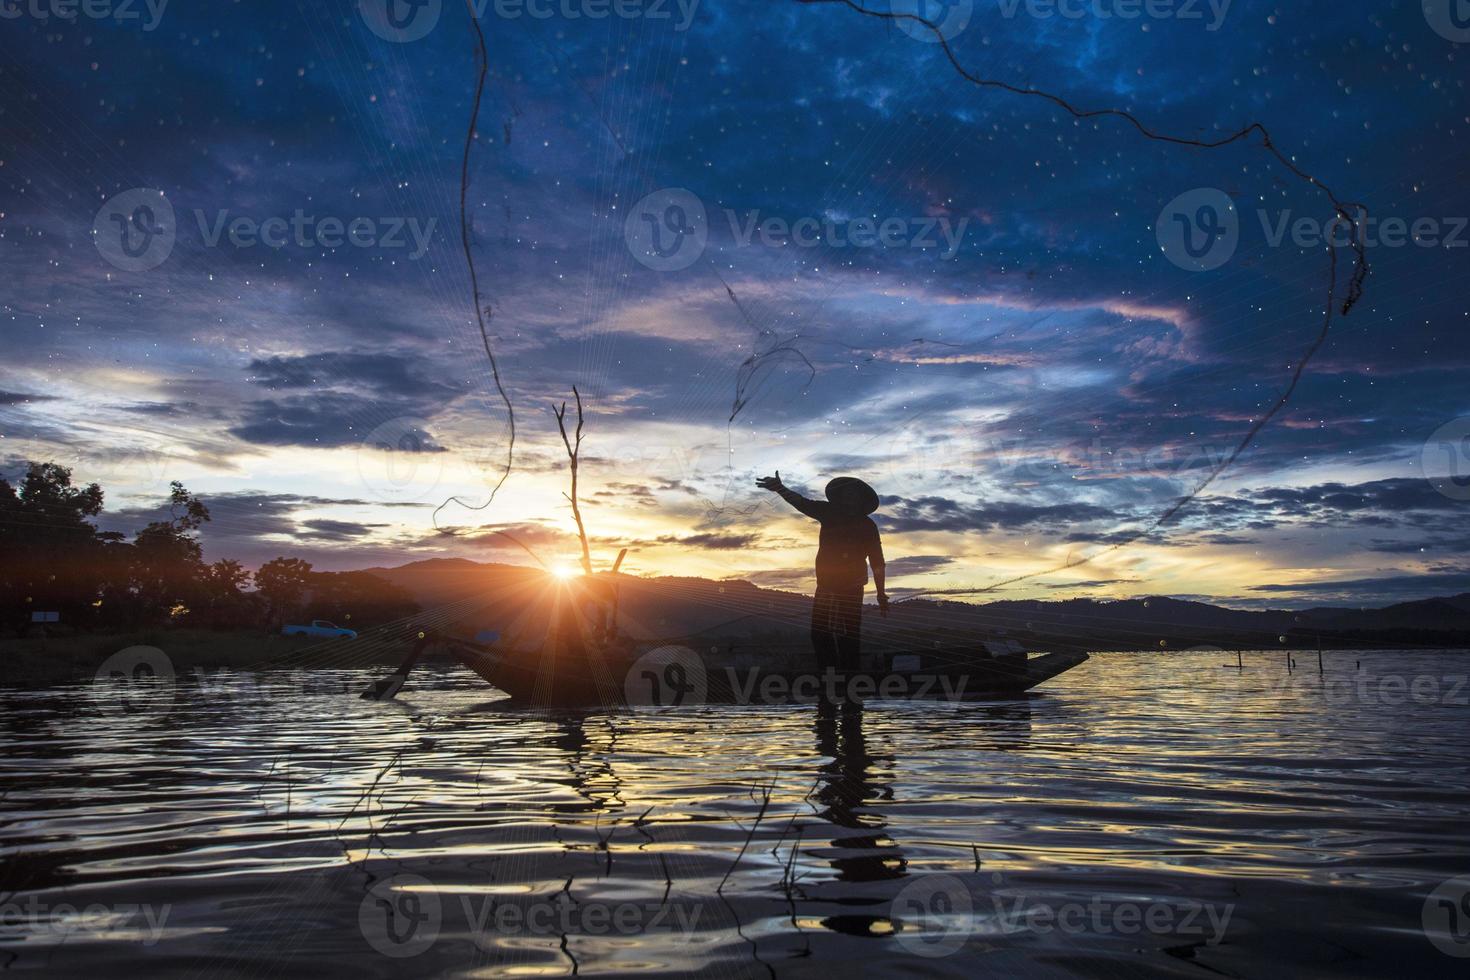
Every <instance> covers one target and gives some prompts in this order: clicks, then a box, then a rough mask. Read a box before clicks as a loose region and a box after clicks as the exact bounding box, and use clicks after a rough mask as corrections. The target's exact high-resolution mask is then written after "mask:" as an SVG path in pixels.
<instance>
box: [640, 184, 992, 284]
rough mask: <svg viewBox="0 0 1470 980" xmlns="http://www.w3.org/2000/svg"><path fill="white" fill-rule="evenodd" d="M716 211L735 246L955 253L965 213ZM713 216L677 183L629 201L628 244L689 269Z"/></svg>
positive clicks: (645, 259) (667, 268)
mask: <svg viewBox="0 0 1470 980" xmlns="http://www.w3.org/2000/svg"><path fill="white" fill-rule="evenodd" d="M720 213H721V214H722V215H723V216H724V220H725V223H726V224H728V226H729V231H730V239H731V241H733V242H734V244H735V245H736V246H737V247H741V248H744V247H749V246H751V245H762V246H765V247H767V248H785V247H788V246H789V247H794V248H818V247H826V248H839V249H840V248H859V249H867V248H921V249H940V250H941V251H940V253H939V254H940V257H941V258H945V259H952V258H954V257H955V255H956V253H958V252H959V250H960V246H961V244H962V243H963V241H964V237H965V229H966V228H967V227H968V226H969V224H970V219H969V218H968V217H961V218H960V219H958V220H957V221H956V220H953V219H951V218H949V217H948V216H945V215H922V216H909V217H905V216H899V215H890V216H888V217H876V216H867V215H858V216H853V217H845V216H838V215H834V214H830V213H828V214H821V215H803V216H800V217H797V218H787V217H780V216H769V215H762V214H761V213H760V211H758V210H747V211H743V212H742V211H736V210H735V209H733V208H723V209H721V211H720ZM709 233H710V215H709V212H708V211H707V210H706V208H705V205H704V202H703V201H702V200H700V199H699V197H698V196H697V195H695V194H694V193H693V192H692V191H689V190H687V189H685V188H682V187H666V188H663V189H661V190H656V191H654V192H652V193H651V194H647V195H645V196H644V197H643V198H642V199H641V200H639V201H638V203H637V204H635V205H633V207H632V209H631V210H630V211H629V212H628V216H627V218H626V219H624V223H623V239H624V241H625V242H626V243H627V246H628V251H629V252H631V253H632V255H633V257H634V258H635V259H637V260H638V261H639V262H640V263H642V264H643V265H645V266H647V267H648V268H650V269H654V270H656V271H659V272H674V271H678V270H680V269H687V268H688V267H689V266H691V265H693V264H694V263H695V262H697V261H698V260H699V258H700V256H702V255H703V254H704V250H705V247H706V246H707V245H708V244H709Z"/></svg>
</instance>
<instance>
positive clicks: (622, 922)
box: [460, 892, 702, 952]
mask: <svg viewBox="0 0 1470 980" xmlns="http://www.w3.org/2000/svg"><path fill="white" fill-rule="evenodd" d="M460 904H461V906H462V907H463V911H464V916H465V918H466V919H467V920H468V921H469V923H470V927H471V928H470V931H471V934H472V935H473V936H474V938H475V945H476V946H478V947H480V948H481V949H483V950H486V951H490V952H493V951H496V950H501V949H504V942H503V940H504V938H505V937H507V936H546V937H563V936H609V935H611V936H647V935H654V934H658V933H678V934H679V935H681V936H683V937H685V938H688V937H689V936H690V935H692V934H693V932H694V930H695V928H696V927H697V926H698V924H699V916H700V914H701V911H702V910H701V909H700V907H699V906H698V905H697V904H692V903H687V902H598V901H580V900H577V899H573V898H572V897H571V896H570V895H568V894H567V893H566V892H559V893H557V895H556V897H555V898H553V899H551V900H549V901H548V900H536V901H525V900H521V901H516V900H514V899H508V898H503V897H502V898H496V897H494V896H485V897H484V898H483V899H481V901H480V903H479V907H478V908H476V907H475V904H474V903H473V902H472V901H471V899H470V896H468V895H461V896H460Z"/></svg>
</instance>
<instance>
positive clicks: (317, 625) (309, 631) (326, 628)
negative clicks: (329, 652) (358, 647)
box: [281, 619, 357, 640]
mask: <svg viewBox="0 0 1470 980" xmlns="http://www.w3.org/2000/svg"><path fill="white" fill-rule="evenodd" d="M281 635H283V636H320V637H324V638H331V637H341V638H343V639H344V640H355V639H357V630H349V629H343V628H342V627H340V626H338V625H337V624H336V623H329V622H327V621H326V620H325V619H313V620H312V621H311V625H310V626H295V625H289V626H282V627H281Z"/></svg>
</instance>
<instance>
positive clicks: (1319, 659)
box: [1317, 633, 1322, 676]
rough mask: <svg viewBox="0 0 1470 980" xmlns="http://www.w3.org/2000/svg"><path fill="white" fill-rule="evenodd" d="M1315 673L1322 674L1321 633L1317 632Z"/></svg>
mask: <svg viewBox="0 0 1470 980" xmlns="http://www.w3.org/2000/svg"><path fill="white" fill-rule="evenodd" d="M1317 674H1318V676H1321V674H1322V634H1321V633H1318V634H1317Z"/></svg>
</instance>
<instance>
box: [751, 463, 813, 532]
mask: <svg viewBox="0 0 1470 980" xmlns="http://www.w3.org/2000/svg"><path fill="white" fill-rule="evenodd" d="M755 485H756V486H758V487H760V488H761V489H762V490H769V491H771V492H772V493H777V494H780V495H781V499H782V500H784V501H786V502H787V503H788V504H790V505H791V506H793V507H795V508H796V509H797V510H799V511H801V512H802V513H803V514H805V515H806V516H807V517H810V518H812V519H813V520H817V521H820V520H821V519H822V518H824V517H825V516H827V510H828V509H829V507H830V506H831V505H830V504H828V503H827V502H826V501H825V500H808V499H807V498H806V497H803V496H802V495H801V494H799V493H797V492H796V491H795V490H792V489H791V488H790V487H788V486H787V485H786V484H784V483H782V482H781V471H780V470H777V471H776V475H775V476H763V477H761V478H760V479H759V480H756V481H755Z"/></svg>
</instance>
